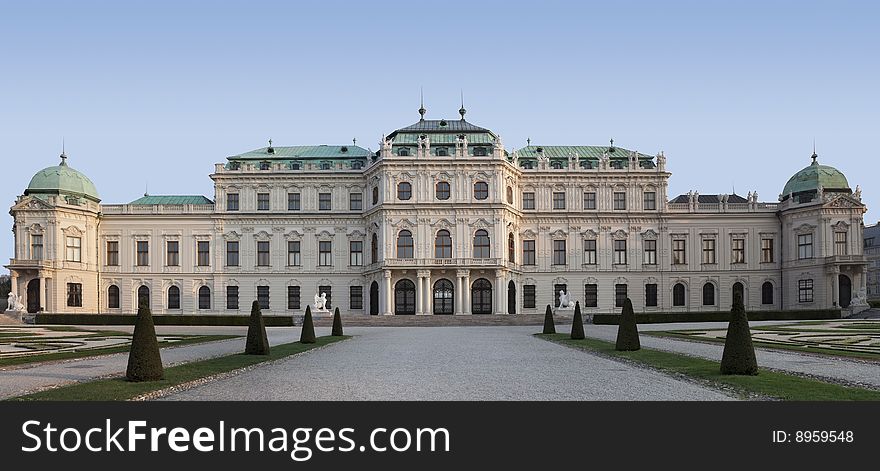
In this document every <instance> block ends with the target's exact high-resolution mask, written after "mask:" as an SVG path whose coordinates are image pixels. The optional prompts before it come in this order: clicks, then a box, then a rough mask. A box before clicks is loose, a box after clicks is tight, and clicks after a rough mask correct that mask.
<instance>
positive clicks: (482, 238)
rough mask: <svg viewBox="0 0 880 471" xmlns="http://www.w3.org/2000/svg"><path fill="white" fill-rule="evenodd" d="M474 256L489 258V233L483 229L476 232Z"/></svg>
mask: <svg viewBox="0 0 880 471" xmlns="http://www.w3.org/2000/svg"><path fill="white" fill-rule="evenodd" d="M474 258H489V233H488V232H486V231H484V230H483V229H480V230H478V231H477V232H476V233H474Z"/></svg>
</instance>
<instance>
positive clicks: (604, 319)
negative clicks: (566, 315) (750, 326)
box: [593, 309, 841, 325]
mask: <svg viewBox="0 0 880 471" xmlns="http://www.w3.org/2000/svg"><path fill="white" fill-rule="evenodd" d="M748 316H749V321H800V320H827V319H840V317H841V316H840V310H837V309H826V310H811V311H753V312H749V313H748ZM619 320H620V314H593V324H600V325H617V324H618V321H619ZM728 321H730V311H718V312H642V313H637V314H636V322H637V323H639V324H663V323H669V322H728Z"/></svg>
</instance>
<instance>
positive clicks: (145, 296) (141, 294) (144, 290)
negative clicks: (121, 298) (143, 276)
mask: <svg viewBox="0 0 880 471" xmlns="http://www.w3.org/2000/svg"><path fill="white" fill-rule="evenodd" d="M141 306H143V307H146V308H149V307H150V287H149V286H146V285H141V287H140V288H138V309H140V308H141Z"/></svg>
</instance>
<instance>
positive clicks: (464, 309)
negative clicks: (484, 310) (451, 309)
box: [458, 270, 472, 314]
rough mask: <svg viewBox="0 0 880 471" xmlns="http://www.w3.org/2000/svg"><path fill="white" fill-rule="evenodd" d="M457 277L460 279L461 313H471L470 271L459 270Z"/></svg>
mask: <svg viewBox="0 0 880 471" xmlns="http://www.w3.org/2000/svg"><path fill="white" fill-rule="evenodd" d="M458 275H459V276H460V277H461V283H462V285H463V286H462V287H461V313H462V314H472V313H471V271H470V270H459V272H458Z"/></svg>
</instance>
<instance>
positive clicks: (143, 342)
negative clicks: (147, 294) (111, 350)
mask: <svg viewBox="0 0 880 471" xmlns="http://www.w3.org/2000/svg"><path fill="white" fill-rule="evenodd" d="M164 377H165V369H164V368H162V356H161V355H159V341H158V340H157V339H156V327H155V326H154V325H153V315H152V314H151V313H150V308H149V307H147V305H146V303H141V305H140V307H139V308H138V314H137V320H136V321H135V324H134V333H133V334H132V336H131V349H130V350H129V352H128V368H127V369H126V370H125V379H127V380H128V381H135V382H140V381H159V380H160V379H162V378H164Z"/></svg>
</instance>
